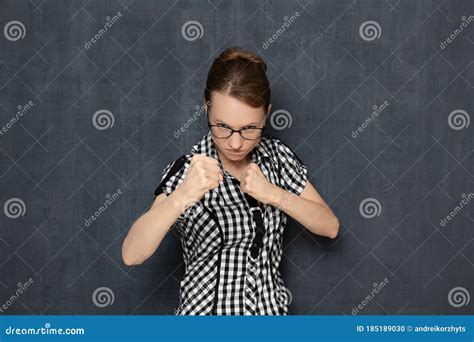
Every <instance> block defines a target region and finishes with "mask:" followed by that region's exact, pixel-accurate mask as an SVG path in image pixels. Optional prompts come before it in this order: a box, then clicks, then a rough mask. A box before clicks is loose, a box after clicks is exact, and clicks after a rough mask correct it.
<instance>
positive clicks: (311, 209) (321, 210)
mask: <svg viewBox="0 0 474 342" xmlns="http://www.w3.org/2000/svg"><path fill="white" fill-rule="evenodd" d="M272 198H273V199H272V201H271V203H270V204H271V205H273V206H274V207H277V208H279V209H281V210H283V211H284V212H285V213H286V214H288V215H289V216H291V217H292V218H293V219H295V220H296V221H298V222H299V223H301V224H302V225H303V226H304V227H305V228H306V229H308V230H309V231H311V232H312V233H314V234H317V235H322V236H327V237H330V238H335V237H336V236H337V233H338V231H339V220H338V219H337V217H336V216H335V215H334V213H333V212H332V210H331V209H330V208H329V207H326V206H324V205H322V204H320V203H317V202H314V201H311V200H308V199H305V198H303V197H301V196H297V195H295V194H294V193H292V192H290V191H287V190H284V189H282V188H280V187H278V186H276V185H274V191H273V196H272Z"/></svg>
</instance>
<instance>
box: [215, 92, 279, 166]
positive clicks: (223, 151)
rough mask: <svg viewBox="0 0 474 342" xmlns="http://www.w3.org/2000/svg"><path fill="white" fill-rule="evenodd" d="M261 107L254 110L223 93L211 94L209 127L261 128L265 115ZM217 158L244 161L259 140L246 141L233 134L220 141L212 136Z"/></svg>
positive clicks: (228, 160) (227, 160) (237, 134)
mask: <svg viewBox="0 0 474 342" xmlns="http://www.w3.org/2000/svg"><path fill="white" fill-rule="evenodd" d="M270 109H271V105H270V106H269V108H268V112H267V113H265V110H264V109H263V107H260V108H254V107H252V106H249V105H248V104H246V103H245V102H242V101H240V100H238V99H236V98H234V97H232V96H229V95H227V94H224V93H219V92H213V93H212V94H211V106H210V107H208V113H209V122H210V123H211V125H217V124H222V125H225V126H227V127H230V128H233V129H241V128H244V127H247V126H254V127H259V128H260V127H263V126H264V125H265V121H266V117H267V116H266V114H268V113H269V112H270ZM212 139H213V141H214V145H215V146H216V148H217V150H218V152H219V157H220V158H221V161H222V159H225V161H226V162H230V163H232V162H234V163H235V162H239V161H241V160H245V158H246V157H247V155H248V154H249V153H250V152H251V151H252V149H253V148H254V147H255V146H257V145H258V143H259V142H260V138H259V139H256V140H247V139H244V138H242V137H241V136H240V134H239V133H237V132H234V133H233V134H232V135H231V136H230V137H229V138H225V139H220V138H216V137H215V136H212Z"/></svg>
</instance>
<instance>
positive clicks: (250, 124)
mask: <svg viewBox="0 0 474 342" xmlns="http://www.w3.org/2000/svg"><path fill="white" fill-rule="evenodd" d="M216 122H218V123H222V124H224V125H226V126H227V127H230V126H229V125H228V124H226V123H225V122H224V121H222V120H219V119H216ZM256 124H258V122H256V121H254V122H251V123H249V124H246V125H244V126H242V127H240V128H244V127H247V126H255V125H256Z"/></svg>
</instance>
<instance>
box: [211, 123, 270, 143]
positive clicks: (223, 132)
mask: <svg viewBox="0 0 474 342" xmlns="http://www.w3.org/2000/svg"><path fill="white" fill-rule="evenodd" d="M207 125H208V127H209V128H210V129H211V134H212V135H213V136H215V137H216V138H218V139H226V138H229V137H230V136H231V135H232V134H234V132H238V133H239V134H240V136H241V137H242V138H244V139H246V140H257V139H258V138H260V136H261V135H262V132H263V129H264V128H265V127H249V128H241V129H232V128H230V127H227V126H225V125H223V124H217V125H211V123H210V122H208V123H207Z"/></svg>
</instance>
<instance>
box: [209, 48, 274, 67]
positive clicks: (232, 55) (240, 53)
mask: <svg viewBox="0 0 474 342" xmlns="http://www.w3.org/2000/svg"><path fill="white" fill-rule="evenodd" d="M218 59H220V60H221V61H222V62H229V61H234V60H239V59H240V60H244V61H247V62H252V63H255V64H259V65H261V66H262V67H263V69H264V70H265V71H266V70H267V66H266V64H265V62H264V61H263V59H262V58H261V57H259V56H258V55H256V54H254V53H252V52H249V51H245V50H244V49H242V48H240V47H231V48H228V49H226V50H224V51H223V52H222V53H221V54H220V56H219V57H218Z"/></svg>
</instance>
